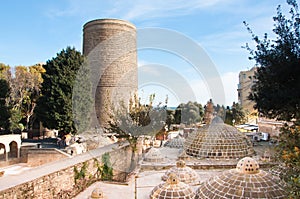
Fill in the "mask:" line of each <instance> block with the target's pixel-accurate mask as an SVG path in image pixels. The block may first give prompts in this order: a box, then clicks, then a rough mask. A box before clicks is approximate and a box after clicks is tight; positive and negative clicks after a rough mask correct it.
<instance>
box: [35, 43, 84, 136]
mask: <svg viewBox="0 0 300 199" xmlns="http://www.w3.org/2000/svg"><path fill="white" fill-rule="evenodd" d="M83 62H84V57H83V56H82V55H81V53H80V52H78V51H76V50H75V48H71V47H67V48H66V49H65V50H64V49H63V50H62V51H61V52H60V53H58V54H57V56H56V57H54V58H52V59H51V60H48V61H47V63H46V64H45V65H44V68H45V70H46V72H45V73H43V75H42V78H43V80H44V81H43V83H42V89H41V93H42V96H41V97H40V98H39V100H38V103H37V115H38V118H39V119H40V121H41V122H42V123H43V125H44V126H45V127H47V128H49V129H58V130H59V132H60V133H62V134H64V133H76V132H77V131H76V128H75V124H74V121H73V112H72V90H73V86H74V84H75V79H76V73H77V71H78V70H79V68H80V66H81V65H82V64H83Z"/></svg>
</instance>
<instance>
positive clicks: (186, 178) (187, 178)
mask: <svg viewBox="0 0 300 199" xmlns="http://www.w3.org/2000/svg"><path fill="white" fill-rule="evenodd" d="M171 173H174V174H176V175H177V177H178V179H179V181H180V182H184V183H186V184H190V185H195V184H197V183H198V182H199V175H198V173H197V172H196V171H195V170H193V169H192V168H190V167H188V166H186V164H185V162H184V161H183V160H179V161H178V162H177V163H176V166H174V167H172V168H170V169H169V170H167V171H166V173H165V174H164V175H163V176H162V177H161V178H162V180H167V179H168V177H169V176H170V174H171Z"/></svg>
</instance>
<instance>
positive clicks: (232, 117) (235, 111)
mask: <svg viewBox="0 0 300 199" xmlns="http://www.w3.org/2000/svg"><path fill="white" fill-rule="evenodd" d="M245 122H246V112H245V110H244V109H243V107H242V106H241V105H240V104H239V103H235V102H233V103H232V106H231V108H230V107H227V109H226V115H225V123H226V124H230V125H237V124H243V123H245Z"/></svg>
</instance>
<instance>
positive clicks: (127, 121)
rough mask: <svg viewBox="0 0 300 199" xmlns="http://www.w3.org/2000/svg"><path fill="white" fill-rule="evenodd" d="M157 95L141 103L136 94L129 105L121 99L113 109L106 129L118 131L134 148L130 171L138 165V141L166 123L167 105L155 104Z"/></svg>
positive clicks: (157, 130) (151, 134)
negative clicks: (147, 101) (145, 102)
mask: <svg viewBox="0 0 300 199" xmlns="http://www.w3.org/2000/svg"><path fill="white" fill-rule="evenodd" d="M154 98H155V95H154V94H152V95H150V97H149V103H148V104H141V102H140V99H138V97H137V96H136V95H135V96H134V97H133V98H132V99H131V100H130V101H129V105H128V106H126V104H125V103H124V102H123V101H121V102H120V103H119V104H118V105H115V107H117V108H114V109H112V110H113V112H112V113H111V115H110V118H111V120H110V121H109V126H108V127H106V128H105V129H106V130H107V131H108V132H110V133H116V134H117V135H118V137H119V138H124V139H126V140H127V141H128V142H129V145H130V147H131V149H132V157H131V165H130V168H129V172H131V171H132V170H133V169H134V168H135V166H136V162H137V161H136V149H137V141H138V139H139V138H140V137H141V136H143V135H150V136H154V135H156V134H157V133H158V132H159V131H160V130H161V129H162V128H163V127H164V125H165V121H166V116H167V115H166V110H165V109H166V106H162V107H161V104H158V105H157V106H154V105H153V101H154Z"/></svg>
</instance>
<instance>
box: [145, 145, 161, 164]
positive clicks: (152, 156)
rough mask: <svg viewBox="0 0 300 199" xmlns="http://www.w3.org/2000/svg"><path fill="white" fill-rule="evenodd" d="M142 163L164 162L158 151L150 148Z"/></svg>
mask: <svg viewBox="0 0 300 199" xmlns="http://www.w3.org/2000/svg"><path fill="white" fill-rule="evenodd" d="M144 161H146V162H161V161H164V157H163V155H162V154H161V152H160V151H159V150H158V149H156V148H151V149H150V150H149V151H148V153H146V155H145V158H144Z"/></svg>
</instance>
